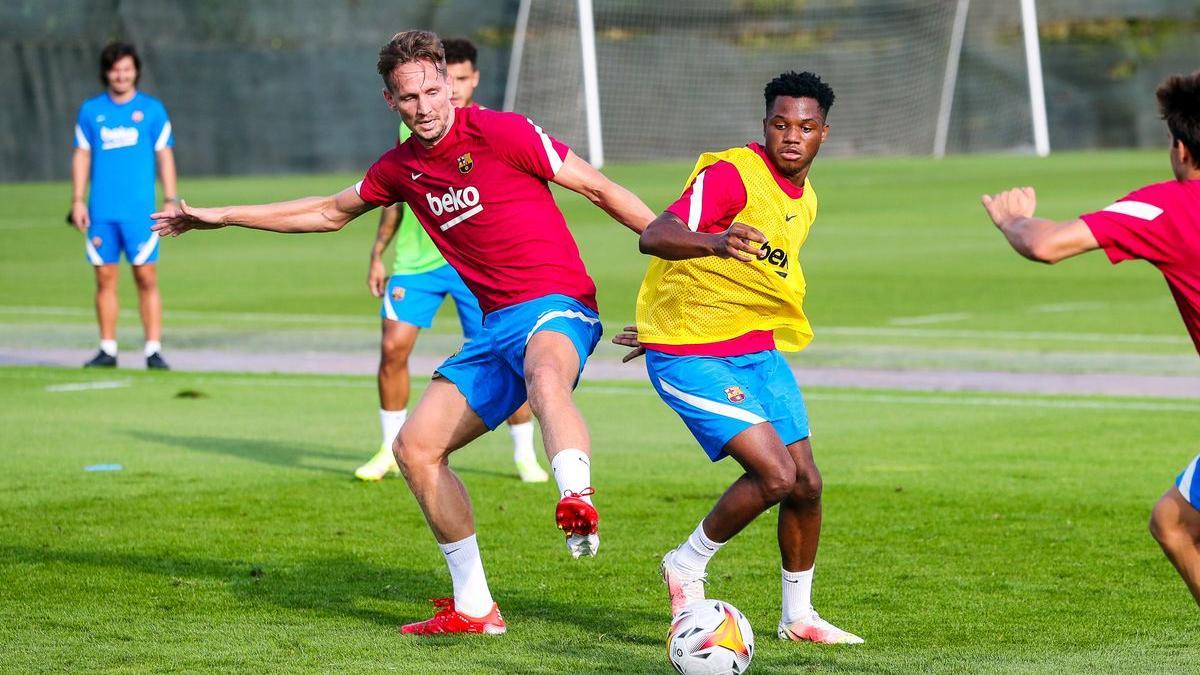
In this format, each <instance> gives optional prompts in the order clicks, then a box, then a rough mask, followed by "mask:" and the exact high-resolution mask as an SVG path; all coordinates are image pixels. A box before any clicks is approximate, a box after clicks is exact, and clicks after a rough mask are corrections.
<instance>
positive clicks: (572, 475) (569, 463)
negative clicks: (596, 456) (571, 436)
mask: <svg viewBox="0 0 1200 675" xmlns="http://www.w3.org/2000/svg"><path fill="white" fill-rule="evenodd" d="M550 470H551V471H553V472H554V482H555V483H558V494H559V495H560V496H562V495H565V494H566V493H567V492H568V491H569V492H574V493H575V494H580V493H582V492H583V491H584V490H585V489H587V488H589V487H591V485H592V460H591V459H590V458H589V457H588V456H587V455H586V454H585V453H584V452H583V451H582V450H577V449H575V448H567V449H566V450H563V451H562V452H560V453H558V454H557V455H555V456H554V459H552V460H550ZM583 501H585V502H587V503H589V504H591V503H592V498H591V497H583Z"/></svg>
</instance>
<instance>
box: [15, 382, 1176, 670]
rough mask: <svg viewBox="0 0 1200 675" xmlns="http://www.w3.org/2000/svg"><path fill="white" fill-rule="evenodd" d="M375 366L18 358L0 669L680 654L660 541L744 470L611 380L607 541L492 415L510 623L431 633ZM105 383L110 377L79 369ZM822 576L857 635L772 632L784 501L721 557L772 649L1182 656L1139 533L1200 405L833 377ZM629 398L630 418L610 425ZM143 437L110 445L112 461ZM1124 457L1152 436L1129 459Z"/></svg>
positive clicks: (1169, 604) (483, 526)
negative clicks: (518, 459) (367, 462)
mask: <svg viewBox="0 0 1200 675" xmlns="http://www.w3.org/2000/svg"><path fill="white" fill-rule="evenodd" d="M371 384H372V383H371V381H370V380H369V379H367V378H351V377H297V376H269V377H268V376H258V377H250V376H244V375H221V374H213V375H192V374H186V373H166V374H157V373H132V374H130V373H118V374H90V373H87V374H84V373H76V372H68V371H63V370H51V369H25V368H20V369H17V368H13V369H5V370H0V425H2V428H3V429H4V430H5V431H4V439H5V442H4V446H5V447H4V468H5V471H4V472H3V474H2V475H0V512H2V513H3V514H4V517H3V518H2V519H0V617H2V620H0V644H2V645H3V648H0V670H2V671H5V672H15V671H28V670H34V671H38V670H60V669H61V670H68V671H74V672H81V671H87V672H93V671H116V672H134V671H155V672H161V671H175V670H181V671H197V670H202V671H214V670H221V671H254V672H265V671H289V672H295V671H324V672H347V671H392V672H406V673H426V672H445V671H446V670H447V669H453V670H455V671H459V672H497V671H502V672H528V673H562V672H613V673H629V672H667V671H668V670H669V666H668V663H667V660H666V654H665V647H664V639H665V635H666V630H667V626H668V616H667V612H668V610H667V602H666V592H665V589H664V588H663V586H662V584H661V582H660V580H659V579H658V573H657V569H658V559H659V557H660V556H661V555H662V553H663V552H664V551H665V550H667V548H669V547H671V546H674V545H675V544H676V543H678V541H681V540H682V539H683V538H684V537H686V536H687V534H688V532H690V530H691V529H692V528H693V527H694V526H695V522H696V521H697V520H698V519H699V518H700V517H702V516H703V514H704V513H705V512H706V510H707V509H708V507H709V506H710V504H711V503H712V501H713V500H714V499H715V497H716V496H717V495H718V494H719V493H720V492H721V490H723V488H724V487H725V486H726V485H727V484H728V482H730V481H731V480H732V479H733V477H734V476H735V470H734V466H733V465H732V463H730V462H722V463H720V464H717V465H715V466H713V465H710V464H709V462H708V461H707V459H706V458H705V457H704V456H703V454H702V453H701V452H700V451H699V450H698V449H697V448H695V447H694V444H693V442H692V440H691V439H690V437H689V436H688V435H687V432H686V430H685V429H684V428H683V426H682V424H681V423H680V422H679V421H678V419H677V418H675V417H674V415H673V413H671V412H670V411H669V410H667V409H666V407H665V406H663V405H661V404H660V403H659V402H658V401H657V400H656V398H655V397H654V395H653V393H652V392H651V391H650V389H649V387H647V386H644V385H642V384H640V383H624V384H596V383H587V384H585V385H584V387H583V388H582V389H581V391H580V394H579V401H580V404H581V406H582V408H583V411H584V414H585V415H586V416H587V417H588V419H589V420H591V422H592V431H593V437H594V445H595V448H596V451H595V457H596V459H595V462H594V467H595V473H594V477H595V482H596V484H597V485H598V486H599V489H600V493H599V496H598V497H597V504H598V505H599V506H600V509H601V513H602V516H603V519H604V520H603V525H602V535H603V544H602V548H601V552H600V555H599V556H598V557H597V558H596V559H594V560H583V561H572V560H570V559H569V558H568V556H567V554H566V551H565V548H564V547H563V545H562V541H561V538H560V537H559V535H558V534H557V532H556V530H554V525H553V507H554V503H555V495H554V492H553V488H551V487H549V486H547V485H541V486H527V485H523V484H521V483H519V482H518V481H517V480H516V478H515V477H514V476H513V475H512V471H511V467H510V461H509V449H508V439H507V437H506V435H505V434H503V433H498V434H492V435H489V436H487V437H485V438H484V439H482V441H481V442H479V443H477V444H476V445H475V446H473V447H470V448H468V449H466V450H464V451H461V452H460V453H458V454H457V455H456V456H455V458H454V461H453V465H454V467H455V468H456V469H457V470H458V471H459V472H460V475H461V476H462V477H463V479H464V481H465V482H466V484H467V486H468V487H469V489H470V490H471V491H472V496H473V499H474V504H475V509H476V512H477V518H478V527H479V537H480V542H481V546H482V549H483V555H484V560H485V563H486V565H487V568H488V572H489V576H490V582H491V585H492V588H493V590H494V593H495V595H496V597H497V600H498V601H499V602H500V603H501V607H502V609H503V610H504V612H505V615H506V617H507V619H508V621H509V627H510V630H509V634H508V635H506V636H503V637H501V638H495V639H491V638H474V639H466V640H455V639H432V640H429V639H412V638H404V637H401V636H400V635H399V634H398V632H397V627H398V626H399V625H400V624H401V623H404V622H406V621H410V620H415V619H421V618H425V617H426V616H427V614H428V612H429V610H430V607H429V605H428V604H427V602H426V599H427V598H430V597H435V596H438V595H443V594H447V592H448V591H449V589H450V581H449V575H448V573H447V572H446V570H445V566H444V564H443V562H442V559H441V556H440V555H439V554H438V552H437V548H436V547H435V546H434V545H433V540H432V538H431V536H430V535H429V533H428V531H427V530H426V528H425V526H424V523H423V521H422V519H421V515H420V512H419V510H418V509H417V506H416V504H415V502H414V500H413V499H412V497H411V495H410V494H409V493H408V491H407V489H406V488H405V486H404V484H403V482H402V481H399V480H389V481H385V482H383V483H380V484H371V485H368V484H360V483H356V482H354V481H353V479H352V478H351V477H350V472H351V471H352V469H353V467H354V466H356V465H357V463H358V462H360V461H361V460H362V459H364V458H365V457H366V456H368V455H369V454H370V452H371V451H372V449H373V448H374V447H375V445H376V443H377V438H376V434H375V431H374V428H373V424H372V422H373V419H372V415H373V401H374V399H373V392H372V386H371ZM84 385H90V386H92V387H97V386H101V387H105V386H106V387H111V388H106V389H85V388H83V386H84ZM808 395H809V399H810V407H811V414H812V418H813V420H814V425H815V427H816V430H817V436H816V437H815V449H816V453H817V458H818V461H819V463H820V465H821V467H822V469H823V472H824V477H825V482H826V491H825V514H826V517H825V529H824V532H823V536H822V546H821V553H820V556H819V558H818V563H817V574H816V584H815V601H816V604H817V607H818V609H819V610H820V611H821V612H822V613H823V614H824V615H825V616H826V617H828V618H830V619H831V620H833V621H835V622H837V623H838V624H839V625H842V626H845V627H846V628H848V629H851V630H853V631H855V632H857V633H859V634H861V635H863V636H864V637H865V638H866V640H867V643H866V644H865V645H863V646H861V647H850V648H839V647H835V648H818V647H813V646H811V645H797V644H785V643H780V642H778V641H776V640H775V639H774V638H773V633H774V627H775V623H776V621H777V620H778V612H779V576H778V565H779V563H778V553H777V551H776V549H775V542H774V529H775V528H774V517H773V514H769V515H767V516H764V517H762V518H760V519H759V520H758V521H757V522H755V523H754V524H752V525H751V526H750V528H749V529H747V530H746V531H745V532H744V533H743V534H742V535H740V536H738V537H737V538H736V539H735V540H734V541H733V542H732V543H731V544H730V545H729V546H728V547H726V548H725V549H724V550H722V552H721V553H720V555H719V556H718V557H717V558H715V559H714V561H713V563H712V564H711V565H710V568H709V569H710V572H711V585H710V587H709V592H710V594H711V595H712V597H718V598H722V599H724V600H727V601H729V602H732V603H734V604H735V605H736V606H737V607H739V608H740V609H741V610H742V611H743V612H745V613H746V614H747V616H748V617H749V618H750V620H751V623H752V624H753V626H754V628H755V631H756V633H757V636H758V652H757V654H756V656H755V661H754V667H753V669H754V671H756V672H761V673H784V672H827V671H828V672H894V673H902V672H912V671H918V670H920V671H933V672H964V671H972V672H1001V671H1004V672H1008V671H1027V672H1035V671H1036V672H1050V671H1060V672H1061V671H1079V670H1084V669H1090V670H1097V671H1100V672H1151V671H1154V672H1168V671H1173V672H1186V671H1188V670H1189V669H1190V668H1191V667H1192V666H1193V664H1194V663H1195V659H1196V658H1197V657H1198V656H1200V651H1198V650H1197V648H1196V647H1195V640H1194V637H1195V635H1194V628H1195V606H1194V605H1193V603H1192V601H1191V600H1190V598H1189V597H1188V595H1187V592H1186V589H1185V588H1184V587H1183V585H1182V583H1180V581H1179V579H1178V578H1177V577H1176V575H1175V572H1174V570H1172V569H1171V568H1170V565H1169V564H1168V563H1167V562H1166V560H1165V559H1164V558H1162V556H1161V554H1160V553H1159V552H1158V550H1157V547H1156V546H1155V544H1154V542H1153V541H1152V540H1151V539H1150V537H1149V536H1148V535H1147V534H1146V530H1145V521H1146V517H1147V513H1148V509H1149V505H1150V504H1151V503H1152V501H1153V500H1154V499H1155V498H1156V497H1157V496H1158V495H1159V494H1160V493H1161V492H1162V490H1164V489H1165V488H1166V486H1167V485H1168V484H1169V481H1170V478H1171V476H1172V475H1173V474H1174V472H1175V471H1177V470H1178V469H1179V468H1180V464H1181V462H1182V461H1183V460H1184V459H1185V458H1187V457H1188V456H1189V453H1192V452H1194V450H1195V438H1196V437H1197V435H1198V433H1200V424H1198V423H1197V422H1196V420H1197V419H1200V416H1197V414H1196V413H1197V412H1200V404H1198V403H1187V402H1182V403H1181V402H1178V401H1176V402H1156V401H1146V400H1127V399H1126V400H1118V399H1061V398H1060V399H1048V398H1039V397H1024V398H1020V397H995V396H983V395H966V396H961V397H957V398H955V399H948V398H946V397H944V396H933V395H924V394H889V393H886V392H874V393H871V392H854V391H845V390H843V391H826V390H818V391H810V392H809V393H808ZM618 419H619V420H622V422H621V424H614V423H612V422H613V420H618ZM101 463H119V464H121V465H122V466H123V467H124V468H123V470H121V471H117V472H99V473H89V472H85V471H83V468H84V467H85V466H88V465H93V464H101ZM1131 465H1134V466H1133V467H1131Z"/></svg>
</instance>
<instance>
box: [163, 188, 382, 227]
mask: <svg viewBox="0 0 1200 675" xmlns="http://www.w3.org/2000/svg"><path fill="white" fill-rule="evenodd" d="M373 208H375V207H374V206H373V205H371V204H368V203H366V202H365V201H363V199H362V197H359V196H358V191H357V190H356V189H355V187H354V186H350V187H348V188H346V189H345V190H342V191H341V192H339V193H337V194H336V195H332V196H329V197H305V198H303V199H295V200H292V201H290V202H276V203H274V204H258V205H255V206H221V207H216V208H208V209H203V208H196V207H191V206H188V205H187V203H186V202H183V201H180V202H179V204H177V205H176V204H168V205H167V207H166V209H164V210H163V211H159V212H158V213H155V214H152V215H151V216H150V217H151V218H153V219H154V220H155V221H157V222H155V224H154V227H153V228H152V229H153V230H154V231H155V232H158V233H159V234H162V235H170V236H172V237H178V236H179V235H181V234H183V233H184V232H187V231H188V230H215V229H217V228H221V227H227V226H234V227H246V228H250V229H253V230H266V231H269V232H285V233H303V232H333V231H335V230H340V229H342V228H343V227H345V226H346V223H349V222H350V221H351V220H354V219H355V218H357V217H359V216H361V215H362V214H364V213H366V212H367V211H370V210H371V209H373Z"/></svg>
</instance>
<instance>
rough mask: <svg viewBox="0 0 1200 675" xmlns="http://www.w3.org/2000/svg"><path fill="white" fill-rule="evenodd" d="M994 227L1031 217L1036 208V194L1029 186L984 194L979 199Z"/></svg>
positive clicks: (1001, 226)
mask: <svg viewBox="0 0 1200 675" xmlns="http://www.w3.org/2000/svg"><path fill="white" fill-rule="evenodd" d="M980 201H982V202H983V208H985V209H987V213H988V216H989V217H990V218H991V219H992V222H993V223H995V224H996V227H999V228H1001V229H1003V228H1004V226H1006V225H1009V224H1010V223H1013V222H1015V221H1017V220H1021V219H1022V218H1032V217H1033V212H1034V211H1035V210H1036V209H1037V194H1036V193H1034V191H1033V188H1031V187H1019V188H1012V189H1011V190H1005V191H1004V192H1001V193H1000V194H995V195H984V196H983V198H982V199H981V200H980Z"/></svg>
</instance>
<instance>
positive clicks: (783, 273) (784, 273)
mask: <svg viewBox="0 0 1200 675" xmlns="http://www.w3.org/2000/svg"><path fill="white" fill-rule="evenodd" d="M775 274H778V275H779V276H781V277H783V278H784V279H786V278H787V272H780V271H779V270H775Z"/></svg>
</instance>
